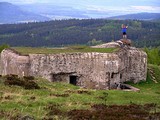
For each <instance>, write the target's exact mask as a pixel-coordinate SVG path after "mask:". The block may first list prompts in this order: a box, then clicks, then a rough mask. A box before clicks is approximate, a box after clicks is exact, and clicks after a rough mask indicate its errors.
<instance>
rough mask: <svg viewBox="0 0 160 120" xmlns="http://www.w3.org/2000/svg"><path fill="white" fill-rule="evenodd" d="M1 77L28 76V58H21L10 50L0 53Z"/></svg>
mask: <svg viewBox="0 0 160 120" xmlns="http://www.w3.org/2000/svg"><path fill="white" fill-rule="evenodd" d="M0 64H1V65H0V66H1V75H7V74H16V75H19V76H23V75H26V76H27V75H29V74H28V70H29V56H22V55H20V54H18V53H17V52H16V51H14V50H12V49H7V50H3V51H2V52H1V63H0Z"/></svg>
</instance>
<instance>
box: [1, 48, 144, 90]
mask: <svg viewBox="0 0 160 120" xmlns="http://www.w3.org/2000/svg"><path fill="white" fill-rule="evenodd" d="M1 58H2V61H1V66H2V75H7V74H17V75H23V74H24V75H32V76H38V77H44V78H46V79H48V80H50V81H62V82H67V83H70V82H72V80H71V79H72V78H74V79H75V78H76V79H77V83H76V85H79V86H82V87H84V88H95V89H111V88H116V85H117V84H118V83H120V82H125V81H133V82H139V81H140V80H146V72H147V55H146V53H145V52H143V51H140V50H138V49H136V48H130V49H127V50H126V49H121V50H120V51H119V52H117V53H97V52H93V53H66V54H29V55H28V56H22V55H19V54H17V53H16V52H14V51H12V50H10V49H7V50H4V51H2V53H1Z"/></svg>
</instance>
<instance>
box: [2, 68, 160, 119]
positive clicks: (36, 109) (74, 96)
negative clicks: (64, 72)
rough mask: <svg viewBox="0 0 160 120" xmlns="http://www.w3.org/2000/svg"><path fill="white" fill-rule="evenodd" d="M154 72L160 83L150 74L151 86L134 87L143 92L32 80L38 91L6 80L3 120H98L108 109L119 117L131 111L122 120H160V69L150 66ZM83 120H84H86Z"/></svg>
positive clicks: (3, 81)
mask: <svg viewBox="0 0 160 120" xmlns="http://www.w3.org/2000/svg"><path fill="white" fill-rule="evenodd" d="M150 68H151V69H152V70H155V71H156V73H157V74H158V76H156V80H157V82H158V83H154V82H153V81H151V76H150V74H148V78H147V82H142V83H139V84H136V85H134V86H135V87H137V88H140V91H139V92H127V91H118V90H110V91H107V90H91V89H81V88H79V87H78V86H73V85H70V84H66V83H51V82H49V81H47V80H44V79H41V78H37V79H35V80H31V81H34V82H35V83H37V85H38V86H39V87H40V89H34V88H36V87H24V86H22V83H23V82H22V81H23V80H24V78H21V79H22V81H21V84H17V83H16V85H15V84H14V85H13V84H12V85H9V84H8V82H7V81H6V79H11V78H10V77H8V78H7V77H1V78H0V102H1V104H0V119H2V120H6V119H12V120H13V119H15V120H17V119H18V118H21V117H24V116H30V117H33V118H35V119H36V120H39V119H45V120H46V119H49V118H56V119H58V120H59V119H60V120H61V119H62V120H63V119H64V120H67V119H69V118H70V119H76V117H77V116H76V115H79V116H78V117H82V116H83V117H84V118H86V117H88V115H90V116H92V117H93V116H94V115H93V114H95V118H96V117H98V116H96V114H97V112H100V111H99V110H100V108H101V107H104V109H103V110H105V109H106V111H107V110H108V109H109V110H110V109H112V108H114V110H112V112H113V113H115V114H117V113H116V112H117V111H116V110H118V109H119V110H120V109H123V107H124V108H126V107H127V108H126V109H128V111H126V110H125V112H127V113H125V114H126V115H123V113H119V116H121V117H122V116H127V114H131V118H132V117H133V116H134V115H137V117H138V114H139V115H141V114H142V115H143V116H146V114H147V116H149V115H152V116H156V115H155V113H157V112H160V108H159V107H160V100H159V99H160V89H159V88H160V78H159V76H160V68H159V67H157V66H150ZM29 83H30V82H29ZM29 83H27V84H23V85H27V86H28V85H29V86H32V85H34V86H36V85H35V84H29ZM39 87H38V88H39ZM30 88H31V89H30ZM108 105H109V106H108ZM130 105H131V106H132V107H133V108H135V110H133V109H131V108H132V107H131V106H130ZM147 105H148V106H150V107H148V109H147V110H148V111H146V110H145V109H144V108H145V107H146V106H147ZM95 106H97V107H98V109H96V111H95V112H93V109H94V107H95ZM107 106H108V107H107ZM99 107H100V108H99ZM130 109H131V110H130ZM139 109H140V110H142V111H139V112H140V113H138V114H137V113H136V112H135V111H137V110H139ZM77 110H79V111H77ZM85 110H87V111H88V112H87V113H88V114H82V113H83V112H84V113H86V112H85ZM74 112H76V115H75V114H74ZM92 112H93V114H92ZM141 112H142V113H141ZM69 113H70V114H72V116H69V115H68V114H69ZM149 113H150V114H149ZM151 113H152V114H151ZM115 114H114V115H115ZM157 115H159V116H160V113H159V114H158V113H157ZM73 116H74V117H75V118H74V117H73ZM102 116H103V118H106V116H110V117H111V118H112V117H113V116H112V115H110V114H102ZM72 117H73V118H72ZM121 117H120V118H121ZM79 119H80V120H84V119H83V118H82V119H81V118H79ZM98 119H99V118H98ZM119 120H120V119H119Z"/></svg>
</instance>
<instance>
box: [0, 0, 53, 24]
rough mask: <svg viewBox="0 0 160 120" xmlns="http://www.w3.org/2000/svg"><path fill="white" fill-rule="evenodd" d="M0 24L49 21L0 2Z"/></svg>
mask: <svg viewBox="0 0 160 120" xmlns="http://www.w3.org/2000/svg"><path fill="white" fill-rule="evenodd" d="M0 15H1V17H0V23H21V22H33V21H34V22H35V21H47V20H50V19H49V18H47V17H44V16H41V15H38V14H35V13H31V12H28V11H24V10H22V9H21V8H20V7H19V6H16V5H13V4H11V3H7V2H0Z"/></svg>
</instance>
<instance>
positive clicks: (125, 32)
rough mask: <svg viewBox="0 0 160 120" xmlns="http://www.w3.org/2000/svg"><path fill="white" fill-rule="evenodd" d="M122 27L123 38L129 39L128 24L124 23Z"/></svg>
mask: <svg viewBox="0 0 160 120" xmlns="http://www.w3.org/2000/svg"><path fill="white" fill-rule="evenodd" d="M121 28H122V34H123V39H127V28H128V26H125V25H124V24H122V26H121Z"/></svg>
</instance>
